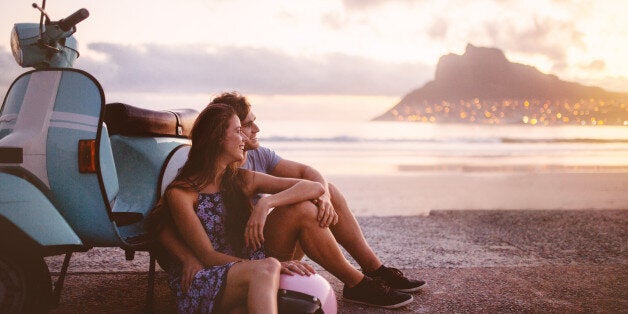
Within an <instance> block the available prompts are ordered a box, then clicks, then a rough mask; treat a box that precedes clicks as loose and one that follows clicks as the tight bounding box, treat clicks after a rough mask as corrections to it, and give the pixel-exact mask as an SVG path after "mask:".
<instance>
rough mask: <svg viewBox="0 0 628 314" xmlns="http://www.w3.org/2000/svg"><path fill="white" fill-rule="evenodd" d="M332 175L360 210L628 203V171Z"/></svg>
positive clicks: (392, 212)
mask: <svg viewBox="0 0 628 314" xmlns="http://www.w3.org/2000/svg"><path fill="white" fill-rule="evenodd" d="M327 179H328V182H330V183H332V184H334V185H336V186H337V187H338V188H339V189H340V191H342V192H343V193H344V195H345V198H346V199H347V202H348V204H349V207H350V208H351V210H352V211H353V212H354V214H355V215H356V216H396V215H402V216H413V215H419V216H425V215H428V214H429V212H430V211H433V210H524V211H525V210H608V209H628V193H626V191H628V172H482V171H480V172H404V173H399V174H376V175H370V174H363V175H330V176H327Z"/></svg>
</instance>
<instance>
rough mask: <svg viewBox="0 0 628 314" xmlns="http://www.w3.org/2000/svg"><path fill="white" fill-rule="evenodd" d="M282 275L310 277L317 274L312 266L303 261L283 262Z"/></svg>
mask: <svg viewBox="0 0 628 314" xmlns="http://www.w3.org/2000/svg"><path fill="white" fill-rule="evenodd" d="M281 273H282V274H286V275H290V276H292V275H294V274H299V275H301V276H310V275H312V274H316V270H314V268H312V266H310V265H308V264H306V263H303V262H301V261H297V260H293V261H285V262H281Z"/></svg>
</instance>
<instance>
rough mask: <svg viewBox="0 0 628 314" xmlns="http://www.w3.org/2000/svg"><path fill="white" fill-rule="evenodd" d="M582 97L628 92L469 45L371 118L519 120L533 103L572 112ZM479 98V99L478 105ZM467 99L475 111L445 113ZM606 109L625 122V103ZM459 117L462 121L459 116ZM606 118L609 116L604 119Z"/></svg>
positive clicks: (607, 96)
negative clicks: (563, 76)
mask: <svg viewBox="0 0 628 314" xmlns="http://www.w3.org/2000/svg"><path fill="white" fill-rule="evenodd" d="M582 99H586V100H591V99H595V100H601V99H604V100H609V99H612V100H621V99H623V100H624V101H625V100H628V94H625V93H614V92H608V91H605V90H603V89H602V88H599V87H592V86H584V85H581V84H578V83H573V82H567V81H562V80H560V79H559V78H558V77H556V76H555V75H552V74H544V73H542V72H540V71H539V70H537V69H536V68H534V67H532V66H528V65H524V64H519V63H513V62H510V61H509V60H508V59H506V56H505V55H504V53H503V52H502V51H501V50H499V49H496V48H484V47H475V46H473V45H471V44H468V45H467V47H466V50H465V53H464V54H463V55H456V54H448V55H445V56H442V57H441V58H440V59H439V61H438V65H437V67H436V73H435V76H434V80H433V81H431V82H428V83H427V84H425V85H424V86H423V87H421V88H419V89H416V90H414V91H412V92H410V93H409V94H407V95H406V96H405V97H403V99H402V100H401V101H400V102H399V104H397V105H396V106H395V107H393V108H391V109H390V110H389V111H387V112H386V113H384V114H383V115H381V116H380V117H378V118H376V119H375V120H410V121H417V120H418V121H424V122H428V121H431V122H487V121H488V120H487V119H489V118H491V121H493V122H497V123H500V122H503V123H520V122H525V120H526V118H525V117H526V116H525V115H524V114H525V113H526V112H524V111H525V110H528V111H530V110H532V111H531V112H527V113H531V115H534V114H535V113H537V112H536V111H534V109H536V108H535V107H536V106H545V107H546V108H544V109H545V110H544V111H546V110H547V109H548V108H547V107H548V106H547V103H548V102H549V103H550V105H551V106H553V107H557V106H558V107H561V106H562V109H563V110H560V109H559V108H555V109H558V111H564V112H565V113H566V112H567V111H571V114H573V111H574V110H572V109H574V108H571V107H572V106H575V105H576V104H578V106H579V107H583V106H585V104H582V101H581V100H582ZM478 102H480V103H479V104H478ZM526 102H527V103H528V104H527V105H526ZM557 102H560V104H558V103H557ZM587 102H588V101H587ZM597 102H599V101H596V105H597V108H598V109H597V112H600V106H599V105H600V104H599V103H597ZM620 102H621V101H620ZM470 103H473V104H472V105H473V106H472V107H473V108H474V110H467V111H468V112H464V113H463V112H462V111H461V109H460V108H458V110H456V112H457V113H459V115H455V116H452V115H450V113H451V112H452V109H453V108H449V110H447V112H446V113H447V115H446V117H445V115H444V113H445V110H444V108H443V106H444V107H448V106H449V107H452V106H459V105H460V104H462V105H463V107H469V106H467V104H470ZM565 103H567V104H569V108H567V109H569V110H565V108H564V107H565V106H564V105H565ZM519 104H520V106H519ZM603 104H608V101H606V102H603ZM617 105H619V106H620V107H621V104H619V103H618V104H617ZM504 106H507V107H513V108H514V107H521V108H514V109H521V110H512V109H513V108H508V109H509V110H506V113H507V114H501V113H500V112H504V110H503V109H504V108H503V107H504ZM587 106H588V105H587ZM438 107H441V109H443V110H441V111H440V112H441V113H442V114H438V112H439V111H437V110H436V109H438ZM594 107H595V106H593V107H592V108H591V110H589V113H591V112H592V111H594V110H595V109H593V108H594ZM484 109H489V110H484ZM496 109H502V110H496ZM606 109H610V110H611V111H612V112H613V115H614V117H611V118H612V119H611V120H613V121H612V122H611V124H617V123H619V124H623V123H624V120H623V119H626V120H628V108H625V109H626V110H616V109H624V108H610V107H609V108H606ZM587 110H588V109H587ZM475 111H478V112H475ZM550 111H551V109H550ZM578 111H579V110H578ZM617 111H618V112H617ZM474 112H475V114H474ZM517 112H518V113H517ZM539 113H540V112H539ZM543 113H545V112H543ZM617 113H620V116H621V117H615V116H617ZM474 115H475V116H477V118H474V119H473V120H470V118H471V116H474ZM563 116H564V114H560V115H559V116H558V118H557V119H558V120H560V121H563V120H566V119H563ZM576 116H578V117H579V116H580V114H579V112H577V114H576ZM424 118H426V119H427V121H426V119H424ZM461 118H463V119H462V120H464V121H459V120H461ZM468 118H469V119H468ZM500 118H502V119H500ZM504 118H505V119H504ZM539 118H540V117H539ZM546 118H550V116H548V115H546ZM555 118H556V117H555ZM527 119H528V120H530V119H531V116H527ZM576 120H578V122H579V123H580V124H582V123H581V122H580V121H581V120H582V119H575V120H573V121H572V120H569V121H567V122H570V123H571V122H575V121H576ZM597 120H601V119H596V121H597ZM537 121H538V120H537ZM601 121H604V120H601ZM607 121H609V120H608V119H607ZM590 123H591V121H589V120H587V122H585V124H590ZM602 123H603V122H602Z"/></svg>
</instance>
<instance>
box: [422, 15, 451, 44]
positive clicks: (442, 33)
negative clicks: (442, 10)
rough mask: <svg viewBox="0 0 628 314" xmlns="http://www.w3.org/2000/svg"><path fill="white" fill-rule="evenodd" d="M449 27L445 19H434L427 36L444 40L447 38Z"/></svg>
mask: <svg viewBox="0 0 628 314" xmlns="http://www.w3.org/2000/svg"><path fill="white" fill-rule="evenodd" d="M447 30H448V25H447V23H446V22H445V21H444V19H443V18H436V19H434V21H433V23H432V25H430V27H429V28H428V29H427V34H428V35H429V36H430V37H431V38H432V39H444V38H445V37H446V36H447Z"/></svg>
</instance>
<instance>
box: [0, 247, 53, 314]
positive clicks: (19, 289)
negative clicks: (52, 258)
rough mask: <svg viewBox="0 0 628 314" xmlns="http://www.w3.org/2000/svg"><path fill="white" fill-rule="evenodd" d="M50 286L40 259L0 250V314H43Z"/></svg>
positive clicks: (46, 305)
mask: <svg viewBox="0 0 628 314" xmlns="http://www.w3.org/2000/svg"><path fill="white" fill-rule="evenodd" d="M51 300H52V283H51V279H50V273H49V271H48V267H47V266H46V263H45V262H44V259H43V257H41V256H33V255H29V254H25V253H22V252H19V251H14V250H7V249H5V248H2V249H0V313H46V312H48V311H49V310H50V305H51V302H50V301H51Z"/></svg>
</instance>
